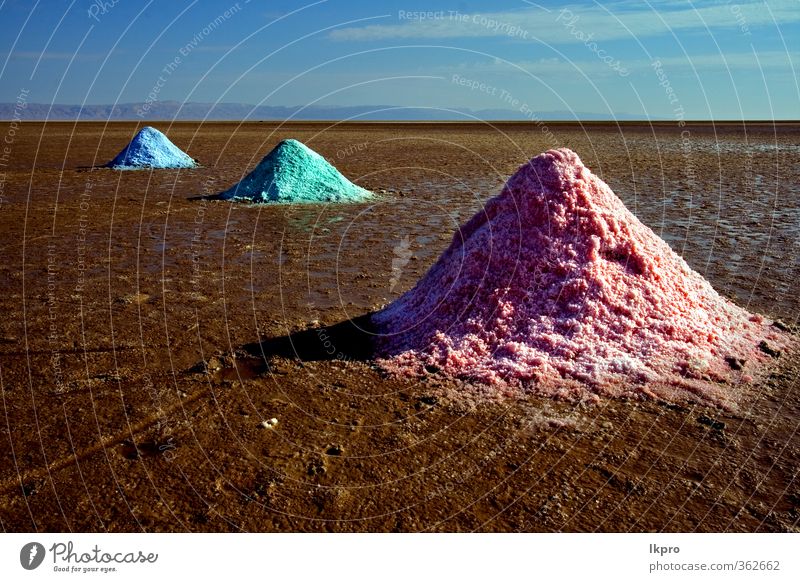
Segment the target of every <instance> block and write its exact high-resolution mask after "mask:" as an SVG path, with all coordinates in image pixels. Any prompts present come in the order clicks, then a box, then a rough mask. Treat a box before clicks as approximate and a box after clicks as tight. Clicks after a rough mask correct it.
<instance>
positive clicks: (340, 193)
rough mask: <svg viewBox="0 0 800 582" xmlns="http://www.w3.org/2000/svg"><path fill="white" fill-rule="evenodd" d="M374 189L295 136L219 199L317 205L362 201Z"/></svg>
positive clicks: (280, 145)
mask: <svg viewBox="0 0 800 582" xmlns="http://www.w3.org/2000/svg"><path fill="white" fill-rule="evenodd" d="M371 196H372V192H370V191H369V190H365V189H364V188H361V187H360V186H356V185H355V184H353V183H352V182H351V181H350V180H348V179H347V178H345V177H344V176H342V174H340V173H339V170H337V169H336V168H334V167H333V166H332V165H330V164H329V163H328V161H327V160H326V159H325V158H323V157H322V156H321V155H319V154H318V153H317V152H315V151H313V150H312V149H310V148H308V147H306V146H305V145H303V144H302V143H300V142H299V141H297V140H294V139H287V140H284V141H282V142H280V143H279V144H278V145H277V146H275V148H274V149H273V150H272V151H271V152H270V153H269V154H267V156H266V157H265V158H264V159H263V160H261V162H260V163H259V164H258V166H256V169H255V170H253V171H252V172H250V173H249V174H248V175H247V176H245V177H244V178H242V180H241V181H240V182H239V183H238V184H236V185H235V186H233V187H232V188H230V189H229V190H226V191H224V192H221V193H220V194H219V196H218V197H219V198H222V199H224V200H238V201H246V202H269V203H279V204H280V203H282V204H314V203H326V202H361V201H362V200H366V199H368V198H370V197H371Z"/></svg>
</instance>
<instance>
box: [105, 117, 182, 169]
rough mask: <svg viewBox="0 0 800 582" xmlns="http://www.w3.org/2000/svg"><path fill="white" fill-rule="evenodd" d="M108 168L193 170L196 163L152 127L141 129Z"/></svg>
mask: <svg viewBox="0 0 800 582" xmlns="http://www.w3.org/2000/svg"><path fill="white" fill-rule="evenodd" d="M107 166H108V167H110V168H114V169H117V170H136V169H145V168H156V169H166V168H194V167H196V166H197V162H196V161H195V160H193V159H192V158H191V157H189V156H188V155H187V154H185V153H184V152H183V151H182V150H181V149H180V148H179V147H178V146H176V145H175V144H174V143H172V142H171V141H170V140H169V138H168V137H167V136H166V135H164V134H163V133H161V132H160V131H158V130H157V129H156V128H154V127H143V128H142V129H141V130H140V131H139V133H137V134H136V137H134V138H133V139H132V140H131V142H130V143H129V144H128V145H127V146H125V149H123V150H122V151H121V152H120V153H119V154H117V157H115V158H114V159H113V160H111V161H110V162H109V163H108V164H107Z"/></svg>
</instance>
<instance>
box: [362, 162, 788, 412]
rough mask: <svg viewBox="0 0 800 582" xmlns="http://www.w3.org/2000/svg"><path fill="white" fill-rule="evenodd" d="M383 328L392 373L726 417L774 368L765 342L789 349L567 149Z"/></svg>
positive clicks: (473, 223) (522, 173)
mask: <svg viewBox="0 0 800 582" xmlns="http://www.w3.org/2000/svg"><path fill="white" fill-rule="evenodd" d="M373 323H374V324H375V326H376V328H377V330H378V332H379V334H378V336H377V340H376V351H377V355H378V362H379V364H380V365H381V366H382V367H383V368H384V369H386V370H387V371H389V372H392V373H397V374H405V375H411V376H414V375H421V374H424V373H425V372H426V370H427V371H429V372H430V371H433V372H440V373H442V374H445V375H447V376H452V377H455V378H459V379H462V380H465V381H468V382H470V383H472V385H473V386H475V387H476V388H478V389H482V390H487V389H488V391H489V392H492V393H498V392H501V393H502V392H505V393H508V392H511V393H513V392H519V391H523V392H526V393H536V394H541V395H545V396H551V397H558V398H565V399H569V400H597V399H598V398H599V396H617V397H622V396H626V397H630V396H648V397H652V398H663V399H666V400H672V401H677V400H687V399H688V400H690V401H695V402H701V403H704V404H713V405H718V406H722V407H731V406H735V403H736V401H737V399H738V398H739V396H740V393H741V392H742V389H741V385H742V384H743V383H747V382H752V381H753V377H754V376H756V375H757V372H758V371H759V369H760V368H763V367H764V364H766V363H767V362H768V361H769V360H770V356H769V355H767V354H766V353H764V352H765V350H764V349H763V346H764V345H765V344H762V342H768V343H767V344H766V345H770V346H775V347H778V348H781V347H787V346H788V344H789V342H790V340H789V336H788V334H785V333H782V332H781V331H780V330H778V329H776V328H775V327H773V326H771V325H770V322H768V321H766V320H765V319H764V318H762V317H761V316H758V315H753V314H750V313H748V312H747V311H745V310H744V309H742V308H740V307H737V306H736V305H734V304H733V303H731V302H730V301H728V300H726V299H725V298H723V297H721V296H720V295H719V294H717V292H716V291H714V289H713V288H712V287H711V285H710V284H709V283H708V282H707V281H706V280H705V279H704V278H703V277H702V276H700V275H699V274H698V273H696V272H694V271H692V270H691V269H690V268H689V266H688V265H687V264H686V262H685V261H684V260H683V259H682V258H681V257H680V256H678V255H677V254H676V253H675V252H673V251H672V249H671V248H670V247H669V246H668V245H667V244H666V243H665V242H664V241H663V240H662V239H661V238H659V237H658V236H657V235H656V234H655V233H654V232H653V231H651V230H650V229H649V228H648V227H646V226H645V225H644V224H642V223H641V222H640V221H639V220H638V219H637V218H636V217H635V216H634V215H633V214H632V213H631V212H630V211H629V210H628V209H627V208H626V207H625V205H624V204H623V203H622V201H621V200H620V199H619V198H617V196H616V195H615V194H614V192H612V191H611V189H610V188H609V187H608V186H607V185H606V184H605V183H604V182H603V181H602V180H600V179H599V178H597V177H596V176H595V175H593V174H592V173H591V171H589V170H588V169H587V168H586V167H585V166H584V165H583V164H582V163H581V160H580V159H579V158H578V156H577V155H576V154H575V153H574V152H572V151H570V150H568V149H559V150H550V151H548V152H546V153H544V154H541V155H539V156H537V157H535V158H533V159H532V160H530V162H528V163H527V164H525V165H523V166H522V167H521V168H519V170H518V171H517V172H516V173H515V174H514V175H513V176H512V177H511V178H510V179H509V180H508V182H507V183H506V185H505V187H504V188H503V190H502V192H501V193H500V194H499V195H498V196H496V197H495V198H492V199H491V200H489V201H488V202H487V203H486V206H485V207H484V208H483V210H481V211H480V212H478V213H477V214H476V215H475V216H474V217H473V218H472V219H471V220H469V221H468V222H467V223H466V224H465V225H463V226H462V227H461V228H460V230H459V231H458V232H456V233H455V236H454V237H453V241H452V243H451V244H450V246H449V248H448V249H447V250H446V251H445V252H444V253H443V254H442V256H441V257H440V258H439V260H438V261H437V262H436V263H435V264H434V265H433V267H432V268H431V269H430V270H429V271H428V273H427V274H426V275H425V276H424V277H423V278H422V279H421V280H420V281H419V282H418V283H417V285H416V286H415V287H414V288H413V289H412V290H410V291H409V292H407V293H405V294H404V295H403V296H401V297H400V298H399V299H397V300H396V301H395V302H394V303H392V304H390V305H389V306H387V307H386V308H385V309H384V310H382V311H380V312H378V313H376V314H374V315H373ZM759 344H762V348H761V349H759ZM742 362H744V364H743V365H742ZM742 368H743V369H742ZM481 387H483V388H481Z"/></svg>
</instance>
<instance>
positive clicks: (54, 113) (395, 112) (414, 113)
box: [0, 101, 641, 121]
mask: <svg viewBox="0 0 800 582" xmlns="http://www.w3.org/2000/svg"><path fill="white" fill-rule="evenodd" d="M15 116H16V117H21V119H23V120H43V119H50V120H54V121H55V120H66V121H74V120H78V119H80V120H81V121H122V120H133V121H153V120H200V119H208V120H237V121H238V120H246V121H258V120H285V119H296V120H302V121H307V120H309V121H310V120H343V119H353V120H365V121H469V120H472V119H479V120H486V121H500V120H511V121H537V120H539V121H557V120H564V121H575V120H581V121H609V120H615V119H616V120H634V119H641V117H637V116H634V115H628V114H621V115H620V114H617V115H613V116H612V115H609V114H600V113H587V112H580V111H542V112H535V117H534V116H533V115H531V114H528V115H526V114H524V113H523V112H521V111H515V110H512V109H479V110H472V109H463V108H459V109H455V110H442V109H436V108H425V107H397V106H391V105H357V106H352V107H320V106H311V107H304V106H300V105H298V106H294V107H285V106H271V105H247V104H245V103H180V102H178V101H156V102H153V103H119V104H116V105H83V106H81V105H62V104H53V105H48V104H44V103H28V104H27V105H26V106H25V108H24V109H20V106H19V104H18V103H0V119H5V120H8V119H13V118H14V117H15Z"/></svg>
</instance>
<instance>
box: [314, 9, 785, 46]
mask: <svg viewBox="0 0 800 582" xmlns="http://www.w3.org/2000/svg"><path fill="white" fill-rule="evenodd" d="M768 4H769V7H770V10H765V8H764V1H763V0H740V1H738V2H731V3H729V2H725V1H724V0H721V1H715V2H680V3H678V2H668V3H662V2H652V3H651V4H650V5H648V4H643V3H641V2H634V1H633V0H623V1H620V2H614V3H610V4H605V5H604V6H601V5H599V4H593V5H589V6H577V5H573V6H567V7H565V8H563V9H559V10H556V9H553V10H550V11H545V10H542V9H541V8H537V7H535V6H530V7H526V8H523V9H520V10H510V11H503V12H486V13H480V14H477V13H476V14H464V13H458V12H454V11H440V12H438V13H436V14H435V15H433V17H426V18H423V19H415V18H409V17H408V16H407V15H406V14H403V15H400V14H398V18H400V20H401V21H400V22H399V23H397V24H370V25H367V26H357V27H349V28H342V29H338V30H334V31H331V33H330V35H329V37H330V38H331V39H333V40H337V41H386V40H413V39H454V38H470V37H507V38H509V39H516V40H522V41H525V40H528V41H530V40H539V41H543V42H548V43H553V44H563V43H573V42H576V38H575V35H574V32H575V31H580V32H582V33H583V34H585V35H592V39H593V40H596V41H602V40H615V39H623V38H626V39H630V38H633V37H640V38H644V37H651V36H656V35H663V34H669V33H670V32H680V31H686V30H704V29H705V28H706V26H708V28H709V29H727V30H730V31H733V32H737V31H738V32H740V33H743V34H744V33H752V30H753V29H755V28H758V27H764V26H772V27H774V26H776V24H777V25H783V24H787V23H796V22H800V8H798V5H797V2H796V1H793V0H768ZM770 12H771V13H770ZM773 16H774V18H775V20H773Z"/></svg>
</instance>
